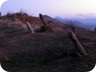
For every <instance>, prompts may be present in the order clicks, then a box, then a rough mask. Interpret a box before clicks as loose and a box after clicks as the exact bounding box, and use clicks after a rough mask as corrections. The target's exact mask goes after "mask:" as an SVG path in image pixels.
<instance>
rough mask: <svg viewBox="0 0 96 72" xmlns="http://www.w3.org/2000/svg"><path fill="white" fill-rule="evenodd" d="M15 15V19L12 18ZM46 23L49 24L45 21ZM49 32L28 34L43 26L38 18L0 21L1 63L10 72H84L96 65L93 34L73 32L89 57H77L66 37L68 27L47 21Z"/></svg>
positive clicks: (3, 19) (77, 30) (30, 17)
mask: <svg viewBox="0 0 96 72" xmlns="http://www.w3.org/2000/svg"><path fill="white" fill-rule="evenodd" d="M14 15H15V17H14ZM47 19H48V20H47ZM47 19H45V22H46V23H48V26H49V27H51V28H52V30H53V31H52V32H35V33H33V34H32V33H30V32H29V31H28V29H27V26H26V21H28V22H29V23H30V24H31V26H32V27H33V28H37V29H38V28H40V27H41V26H42V25H43V24H42V22H41V20H40V18H39V17H33V16H29V15H27V14H26V13H23V14H22V13H19V14H18V13H16V14H11V15H10V14H7V15H6V16H3V17H0V62H1V65H2V67H3V68H4V69H5V70H8V71H10V72H31V71H34V72H64V71H65V72H86V71H89V70H91V69H92V68H93V67H94V65H95V62H96V48H95V47H96V37H95V36H96V32H95V31H88V30H83V29H80V28H78V27H76V28H75V34H76V36H77V38H78V39H79V41H80V43H81V44H82V45H83V47H84V49H85V50H86V52H87V53H88V56H81V57H78V55H77V53H76V50H75V46H74V44H73V42H72V40H71V39H70V38H69V36H68V33H67V30H66V28H67V26H66V25H63V24H61V23H59V22H57V21H55V20H54V19H52V21H51V18H50V20H49V18H48V17H47Z"/></svg>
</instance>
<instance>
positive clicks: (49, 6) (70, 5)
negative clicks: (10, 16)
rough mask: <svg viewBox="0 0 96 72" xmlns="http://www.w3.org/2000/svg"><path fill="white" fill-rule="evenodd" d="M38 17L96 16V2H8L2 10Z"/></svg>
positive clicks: (68, 0)
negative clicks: (44, 15)
mask: <svg viewBox="0 0 96 72" xmlns="http://www.w3.org/2000/svg"><path fill="white" fill-rule="evenodd" d="M21 9H22V10H25V11H26V12H28V13H30V14H33V15H36V16H38V14H39V13H43V14H48V15H50V16H66V17H67V16H74V15H77V14H85V15H86V14H92V15H96V0H8V2H6V3H4V4H3V5H2V8H1V12H2V14H6V13H7V12H18V11H20V10H21Z"/></svg>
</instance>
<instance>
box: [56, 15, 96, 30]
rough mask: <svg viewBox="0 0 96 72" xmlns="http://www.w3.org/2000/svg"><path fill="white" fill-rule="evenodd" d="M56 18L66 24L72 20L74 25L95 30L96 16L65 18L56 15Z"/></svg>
mask: <svg viewBox="0 0 96 72" xmlns="http://www.w3.org/2000/svg"><path fill="white" fill-rule="evenodd" d="M54 19H56V20H58V21H61V22H62V23H64V24H70V22H71V23H72V24H73V25H74V26H78V27H80V28H85V29H89V30H94V29H95V27H96V18H85V19H81V18H70V19H65V18H64V19H63V18H61V17H55V18H54Z"/></svg>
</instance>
